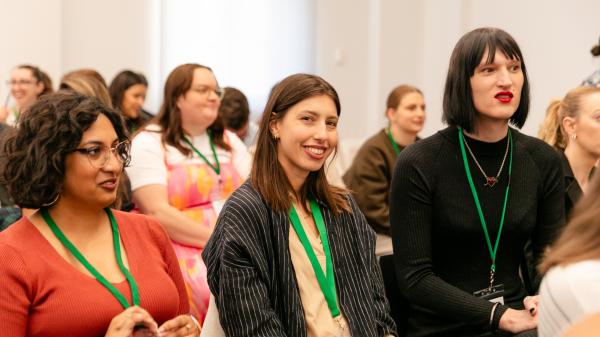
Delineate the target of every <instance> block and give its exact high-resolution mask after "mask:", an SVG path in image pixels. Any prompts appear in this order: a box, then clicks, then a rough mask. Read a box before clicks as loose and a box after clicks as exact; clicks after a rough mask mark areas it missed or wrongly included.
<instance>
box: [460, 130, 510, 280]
mask: <svg viewBox="0 0 600 337" xmlns="http://www.w3.org/2000/svg"><path fill="white" fill-rule="evenodd" d="M458 139H459V143H460V152H461V154H462V159H463V163H464V166H465V173H466V175H467V180H468V181H469V187H470V188H471V194H473V200H475V206H476V207H477V213H478V214H479V221H480V222H481V227H482V228H483V234H484V235H485V240H486V243H487V246H488V250H489V252H490V258H491V259H492V265H491V267H490V271H491V272H492V273H493V272H495V271H496V254H497V253H498V244H499V243H500V235H501V234H502V228H503V227H504V216H505V215H506V204H507V202H508V191H509V188H510V176H511V173H512V160H513V142H512V134H511V132H510V128H508V142H509V144H510V156H509V160H508V183H507V185H506V192H505V193H504V203H503V205H502V216H501V218H500V226H499V228H498V235H497V236H496V242H495V244H494V247H493V248H492V242H491V240H490V235H489V233H488V229H487V224H486V223H485V218H484V217H483V210H482V209H481V204H480V202H479V197H478V195H477V191H476V190H475V184H474V183H473V177H472V176H471V170H470V169H469V163H468V161H467V154H466V152H465V139H464V135H463V133H462V128H458ZM492 276H493V274H492Z"/></svg>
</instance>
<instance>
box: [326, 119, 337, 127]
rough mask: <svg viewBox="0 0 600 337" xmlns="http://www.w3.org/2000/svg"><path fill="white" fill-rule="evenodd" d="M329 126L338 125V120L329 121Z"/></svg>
mask: <svg viewBox="0 0 600 337" xmlns="http://www.w3.org/2000/svg"><path fill="white" fill-rule="evenodd" d="M327 126H331V127H334V128H335V127H337V121H328V122H327Z"/></svg>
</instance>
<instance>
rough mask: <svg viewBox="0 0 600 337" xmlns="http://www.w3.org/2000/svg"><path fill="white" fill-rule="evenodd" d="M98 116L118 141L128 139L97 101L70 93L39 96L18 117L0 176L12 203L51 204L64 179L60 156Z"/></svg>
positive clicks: (119, 119)
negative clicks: (103, 119)
mask: <svg viewBox="0 0 600 337" xmlns="http://www.w3.org/2000/svg"><path fill="white" fill-rule="evenodd" d="M100 114H103V115H105V116H106V117H107V118H108V119H109V120H110V123H111V124H112V126H113V127H114V129H115V132H116V133H117V137H118V138H119V141H124V140H127V139H128V135H127V131H126V129H125V126H124V124H123V119H122V117H121V115H120V114H119V113H118V112H116V111H115V110H113V109H112V108H109V107H107V106H106V105H104V104H102V103H101V102H100V101H99V100H98V99H97V98H94V97H87V96H82V95H80V94H77V93H75V92H72V91H58V92H56V93H53V94H49V95H44V96H43V97H42V98H40V99H39V100H38V101H36V102H35V103H34V104H33V105H32V106H31V107H30V108H29V110H28V113H26V114H24V115H23V116H22V119H21V121H20V123H19V127H18V128H17V129H16V130H14V131H13V132H12V134H10V135H9V136H8V138H7V139H6V142H5V143H4V148H3V154H2V156H3V157H4V158H3V160H2V163H3V164H2V167H1V175H0V177H1V178H2V180H3V183H4V184H6V185H7V186H8V190H9V193H10V195H11V196H12V197H13V199H14V200H15V203H16V204H17V205H19V206H21V207H25V208H40V207H43V206H45V205H48V204H49V203H51V202H52V201H53V200H55V198H56V196H57V194H58V193H59V192H60V189H61V188H62V184H63V180H64V176H65V158H66V156H67V154H69V153H71V152H73V151H74V150H75V149H76V148H77V147H78V146H79V143H80V141H81V138H82V136H83V133H84V132H85V131H86V130H87V129H89V128H90V127H91V125H92V124H93V123H94V122H95V121H96V119H98V116H99V115H100Z"/></svg>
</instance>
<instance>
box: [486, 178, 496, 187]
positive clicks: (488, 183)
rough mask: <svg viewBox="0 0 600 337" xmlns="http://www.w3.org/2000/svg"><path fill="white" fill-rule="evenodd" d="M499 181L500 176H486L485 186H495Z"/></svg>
mask: <svg viewBox="0 0 600 337" xmlns="http://www.w3.org/2000/svg"><path fill="white" fill-rule="evenodd" d="M497 183H498V178H496V177H485V184H484V185H483V186H487V187H494V185H496V184H497Z"/></svg>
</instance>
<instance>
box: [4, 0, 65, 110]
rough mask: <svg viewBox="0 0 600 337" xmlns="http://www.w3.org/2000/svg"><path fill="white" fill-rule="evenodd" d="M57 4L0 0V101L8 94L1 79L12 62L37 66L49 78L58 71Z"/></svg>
mask: <svg viewBox="0 0 600 337" xmlns="http://www.w3.org/2000/svg"><path fill="white" fill-rule="evenodd" d="M61 4H62V1H61V0H46V1H33V0H22V1H14V0H0V41H2V42H1V43H2V47H1V48H0V99H1V101H0V104H4V101H5V99H6V97H7V95H8V93H9V88H8V86H7V85H6V84H5V82H6V81H7V80H8V79H9V78H10V72H11V70H12V69H13V68H14V67H15V66H16V65H19V64H24V63H27V64H32V65H36V66H39V67H40V68H42V69H43V70H45V71H46V72H47V73H48V75H50V77H51V78H53V79H55V78H57V77H58V76H59V75H60V74H61V72H62V65H61V62H62V60H61V54H62V53H61V47H60V46H61V41H62V36H61V30H60V22H61V18H62V11H61V10H62V7H61ZM55 85H56V83H55Z"/></svg>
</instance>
